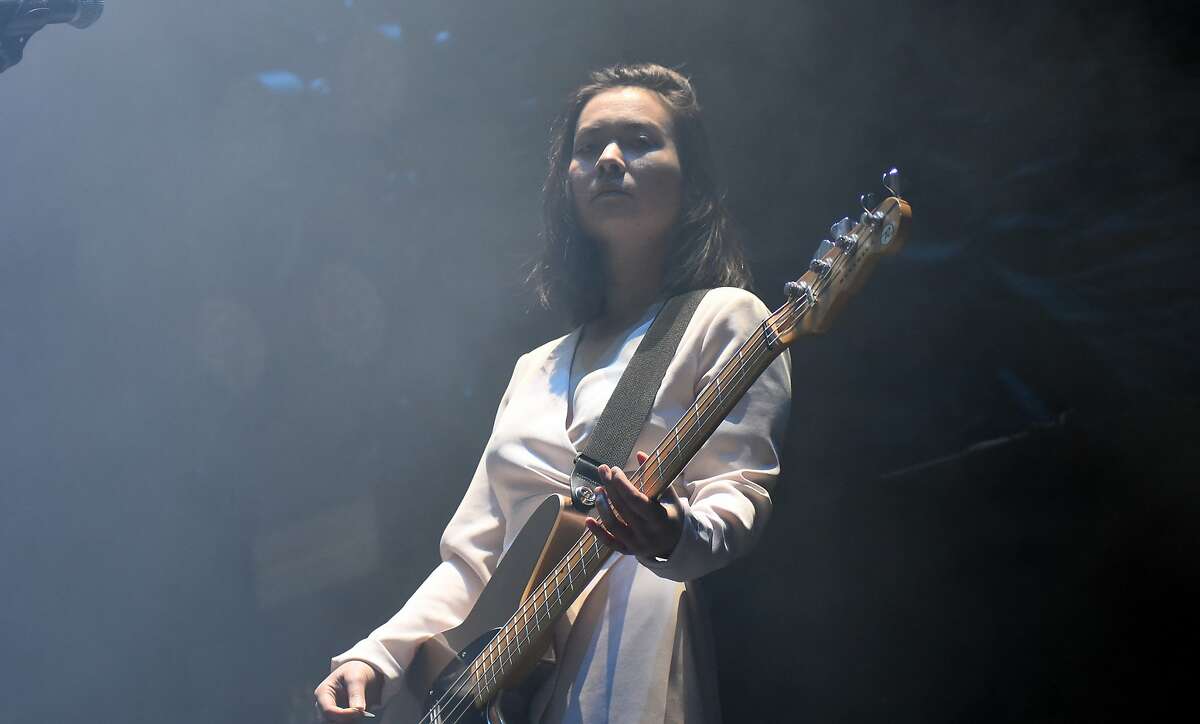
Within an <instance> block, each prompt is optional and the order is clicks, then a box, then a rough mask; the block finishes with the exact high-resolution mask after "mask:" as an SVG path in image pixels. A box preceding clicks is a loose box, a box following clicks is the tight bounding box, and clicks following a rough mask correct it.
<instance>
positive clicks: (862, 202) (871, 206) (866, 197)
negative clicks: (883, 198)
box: [858, 191, 878, 214]
mask: <svg viewBox="0 0 1200 724" xmlns="http://www.w3.org/2000/svg"><path fill="white" fill-rule="evenodd" d="M876 203H878V202H877V201H876V200H875V194H873V193H871V192H869V191H868V192H867V193H865V194H863V195H861V196H859V197H858V205H859V206H861V207H862V210H863V211H865V212H867V213H868V214H870V213H871V212H872V211H874V210H875V204H876Z"/></svg>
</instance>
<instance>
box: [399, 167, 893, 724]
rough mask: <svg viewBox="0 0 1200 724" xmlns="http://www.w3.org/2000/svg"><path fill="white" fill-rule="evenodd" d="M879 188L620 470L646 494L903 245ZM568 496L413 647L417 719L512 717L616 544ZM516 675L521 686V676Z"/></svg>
mask: <svg viewBox="0 0 1200 724" xmlns="http://www.w3.org/2000/svg"><path fill="white" fill-rule="evenodd" d="M883 184H884V186H885V188H886V189H887V190H888V192H889V195H888V196H887V197H886V198H885V199H884V200H883V201H882V203H879V204H878V205H873V204H872V203H871V201H870V200H869V196H868V195H866V194H864V195H863V196H862V197H860V202H861V205H862V207H863V211H862V214H861V216H860V217H859V219H858V220H857V221H853V220H851V219H850V218H848V217H847V218H844V219H842V220H841V221H838V222H837V223H835V224H834V225H833V226H832V227H831V228H830V232H831V233H830V237H831V238H830V239H829V240H825V241H822V242H821V244H820V246H818V248H817V252H816V254H815V255H814V256H813V259H812V261H811V262H810V264H809V268H808V270H807V271H805V272H804V274H803V275H801V276H800V278H798V279H796V280H795V281H791V282H788V283H787V285H786V293H787V301H786V302H785V303H784V304H783V305H782V306H780V307H779V308H778V309H776V310H775V311H774V312H772V313H771V315H770V316H768V317H767V318H766V319H765V320H763V322H762V324H761V326H759V327H758V329H757V330H756V331H755V332H754V333H753V334H751V335H750V337H749V338H748V339H747V340H746V341H745V342H744V343H743V344H742V345H741V347H740V348H739V349H738V350H737V353H736V354H735V355H734V356H733V357H732V359H730V361H729V362H728V363H727V364H725V366H724V367H723V368H722V369H721V370H720V371H719V372H718V374H717V375H716V377H715V378H714V379H713V380H712V382H711V383H710V384H709V385H708V386H706V387H705V388H704V389H703V390H701V392H700V393H699V394H698V395H697V396H696V400H695V402H693V403H692V405H691V406H690V407H689V408H688V409H687V411H686V412H685V413H684V415H683V417H682V418H680V420H679V422H678V423H676V424H675V426H674V427H673V428H672V429H671V430H670V432H668V433H667V435H666V436H665V437H664V439H663V441H662V442H661V443H660V444H659V445H658V447H656V448H655V449H654V452H653V453H651V455H650V457H649V458H648V459H647V460H646V461H645V462H644V463H643V464H642V465H641V466H640V467H638V469H637V470H636V471H635V472H634V473H633V474H631V475H630V476H629V480H630V482H631V483H632V484H633V485H635V486H637V488H638V489H640V490H641V491H643V492H644V493H645V494H646V495H647V496H649V497H651V498H654V497H657V496H658V495H660V494H661V493H662V492H663V490H665V489H666V487H667V486H668V485H669V484H670V482H671V481H672V480H674V479H675V477H676V476H677V475H679V473H680V471H682V470H683V467H684V466H685V465H686V464H687V462H688V461H689V460H691V458H692V456H693V455H694V454H695V453H696V452H697V451H698V450H699V449H700V446H701V445H703V444H704V442H705V441H706V440H707V439H708V438H709V436H710V435H711V434H712V433H713V431H714V430H716V428H717V426H718V425H719V424H720V423H721V421H722V420H724V419H725V416H726V415H727V414H729V411H730V410H732V409H733V407H734V406H735V405H736V404H737V402H738V400H740V399H741V397H742V395H744V394H745V392H746V390H748V389H749V388H750V385H751V384H753V383H754V381H755V380H756V379H758V376H759V375H760V374H762V372H763V371H764V370H766V368H767V366H768V365H769V364H770V363H771V362H772V360H774V359H775V358H776V357H777V356H779V354H780V353H781V352H783V350H784V349H786V348H787V347H788V346H789V345H791V344H792V343H793V342H795V341H796V339H798V338H799V337H800V336H801V335H805V334H815V333H819V332H822V331H824V330H826V329H827V328H828V327H829V325H830V323H831V321H832V318H833V316H834V315H835V314H836V313H837V311H838V309H840V308H841V306H842V305H843V304H844V303H845V302H846V300H847V299H848V298H849V297H850V296H851V295H852V294H853V293H854V292H856V291H857V290H858V289H859V288H860V287H861V286H862V285H863V283H864V282H865V281H866V279H867V277H868V276H869V275H870V273H871V271H872V269H873V268H874V266H875V263H876V262H877V261H878V260H879V258H880V257H881V256H884V255H888V254H895V253H896V252H897V251H898V250H899V249H900V247H901V246H903V245H904V242H905V241H906V239H907V237H908V233H909V227H910V224H911V220H912V209H911V208H910V207H909V204H908V202H906V201H904V200H903V199H902V198H900V190H901V189H900V173H899V171H897V170H896V169H891V170H890V171H887V172H886V173H884V175H883ZM584 520H585V515H584V514H583V513H580V512H578V511H577V510H576V509H575V507H574V506H573V505H572V504H571V500H570V498H568V497H565V496H561V495H550V496H548V497H547V498H546V500H545V501H543V503H542V504H541V505H540V506H539V507H538V508H537V509H536V511H535V512H534V513H533V515H531V516H530V518H529V520H528V521H527V522H526V523H525V525H524V527H522V529H521V531H520V533H519V534H518V535H517V537H516V539H515V540H514V541H513V543H512V545H511V546H510V547H509V549H508V550H507V551H506V552H505V554H504V557H503V558H501V560H500V562H499V564H498V565H497V568H496V572H495V573H494V574H493V575H492V578H491V579H490V581H489V582H488V584H487V585H486V586H485V587H484V589H483V591H482V592H481V593H480V595H479V598H478V600H477V601H476V603H475V605H474V606H473V607H472V609H471V612H470V613H469V614H468V615H467V617H466V619H465V620H464V621H463V622H462V624H461V625H459V626H457V627H456V628H454V629H451V630H449V631H446V632H444V633H442V634H438V635H437V636H435V637H433V638H432V639H430V640H429V641H427V642H426V643H425V644H423V645H422V646H421V648H420V649H419V650H418V651H417V655H416V657H415V658H414V659H413V662H412V665H411V666H410V667H409V670H408V672H407V674H406V677H405V678H406V679H407V683H408V686H409V688H410V690H411V691H412V693H413V694H414V695H415V696H416V697H417V699H418V700H421V699H422V698H424V699H425V701H426V708H427V713H426V714H425V717H424V718H423V719H421V720H420V724H459V723H462V724H468V723H469V724H485V723H486V724H517V722H522V721H524V720H525V716H524V713H523V712H524V708H525V705H526V703H527V701H528V696H529V694H531V693H532V692H531V691H530V689H531V688H532V687H531V686H530V685H529V682H534V683H536V682H539V681H542V680H543V676H544V675H545V673H546V672H545V666H546V665H547V664H546V663H545V662H544V661H543V659H542V656H543V653H544V652H546V650H547V649H548V647H549V644H550V640H551V636H550V633H551V630H552V628H553V626H554V623H555V622H556V621H557V620H558V619H559V617H560V616H562V615H563V613H564V612H565V611H566V610H567V609H568V607H570V605H571V603H572V602H574V600H575V599H576V597H578V596H579V594H580V593H581V592H582V591H583V590H584V589H585V588H586V587H587V585H588V583H589V582H590V581H591V580H592V579H593V578H594V577H595V576H596V574H597V573H598V572H599V571H600V569H601V568H602V567H603V566H604V563H605V562H606V561H607V560H608V558H609V557H610V556H612V555H613V554H614V551H613V550H612V549H610V548H609V547H608V546H606V545H605V544H604V543H602V542H601V541H600V540H598V539H597V538H596V537H595V536H593V535H592V534H591V533H590V532H588V531H587V529H586V528H585V526H584ZM523 684H524V686H523Z"/></svg>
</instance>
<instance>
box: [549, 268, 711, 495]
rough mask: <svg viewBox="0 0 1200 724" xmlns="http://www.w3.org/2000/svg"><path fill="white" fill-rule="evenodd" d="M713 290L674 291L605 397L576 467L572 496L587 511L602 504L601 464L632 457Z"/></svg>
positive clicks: (613, 464) (619, 464)
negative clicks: (697, 314) (692, 322)
mask: <svg viewBox="0 0 1200 724" xmlns="http://www.w3.org/2000/svg"><path fill="white" fill-rule="evenodd" d="M707 293H708V290H707V289H697V290H695V291H691V292H684V293H683V294H679V295H677V296H674V297H671V298H670V299H668V300H667V302H666V304H664V305H663V308H662V309H660V310H659V311H658V315H657V316H655V318H654V322H653V323H651V324H650V329H648V330H646V334H645V336H644V337H642V341H641V343H640V344H638V348H637V351H636V352H634V353H633V357H632V358H631V359H630V360H629V365H628V366H627V367H626V368H625V372H624V373H623V374H622V375H621V379H620V380H618V381H617V386H616V388H614V389H613V393H612V396H611V397H609V398H608V402H607V403H605V405H604V411H603V412H601V413H600V419H599V420H597V421H596V426H595V427H594V428H592V432H591V434H590V435H588V439H587V444H586V445H584V448H583V452H581V453H579V455H577V456H576V457H575V469H574V470H573V471H572V472H571V502H572V503H574V505H575V508H576V509H577V510H579V511H581V512H585V513H586V512H587V511H589V510H591V508H592V506H594V505H595V504H596V486H597V485H599V484H600V472H599V471H598V470H597V468H599V467H600V466H601V465H604V464H607V465H608V466H609V467H618V468H620V467H624V465H625V463H626V462H627V461H628V460H629V454H630V453H632V452H633V445H634V443H636V442H637V439H638V436H639V435H640V434H641V432H642V428H643V427H644V426H645V424H646V420H647V419H649V418H650V409H651V408H652V407H653V406H654V398H655V396H656V395H657V394H658V388H659V386H661V385H662V380H663V376H664V375H666V373H667V365H669V364H670V363H671V359H672V358H673V357H674V356H675V350H676V349H677V348H678V347H679V340H681V339H682V338H683V332H684V330H685V329H687V325H688V322H689V321H690V320H691V318H692V314H694V313H695V311H696V307H697V306H699V305H700V300H701V299H703V298H704V295H705V294H707ZM568 394H569V393H568Z"/></svg>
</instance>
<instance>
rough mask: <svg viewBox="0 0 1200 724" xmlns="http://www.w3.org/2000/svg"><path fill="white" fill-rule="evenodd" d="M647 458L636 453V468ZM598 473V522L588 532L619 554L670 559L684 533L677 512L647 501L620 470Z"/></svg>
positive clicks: (604, 468) (606, 468)
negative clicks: (599, 483)
mask: <svg viewBox="0 0 1200 724" xmlns="http://www.w3.org/2000/svg"><path fill="white" fill-rule="evenodd" d="M647 457H649V456H648V455H646V453H644V452H641V451H640V450H639V451H638V453H637V461H638V465H641V464H642V463H644V462H646V458H647ZM598 470H599V472H600V478H601V480H602V481H603V484H602V485H600V486H599V487H597V488H596V511H597V512H598V513H599V515H600V518H599V519H596V518H589V519H588V521H587V527H588V530H590V531H592V533H593V534H594V535H595V536H596V537H597V538H599V539H600V540H601V541H603V542H604V543H606V544H608V546H609V547H610V548H612V549H613V550H616V551H618V552H620V553H627V554H631V555H636V556H655V557H658V558H666V557H667V556H669V555H670V554H671V551H673V550H675V545H676V544H677V543H678V542H679V536H680V535H681V534H682V533H683V521H682V520H681V519H680V516H679V509H678V508H676V507H675V506H669V505H664V504H662V503H660V502H659V501H657V500H651V499H650V498H648V497H647V496H646V494H645V493H643V492H642V491H640V490H638V489H637V488H636V487H634V485H633V483H630V482H629V478H628V477H626V476H625V471H623V470H621V469H620V468H614V467H609V466H608V465H601V466H600V467H599V468H598Z"/></svg>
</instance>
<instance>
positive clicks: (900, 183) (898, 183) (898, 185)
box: [883, 168, 904, 196]
mask: <svg viewBox="0 0 1200 724" xmlns="http://www.w3.org/2000/svg"><path fill="white" fill-rule="evenodd" d="M883 187H884V188H885V189H887V190H888V191H890V192H891V193H892V196H899V195H900V192H901V191H903V190H904V178H903V177H902V176H901V175H900V169H898V168H893V169H891V170H890V171H884V172H883Z"/></svg>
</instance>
